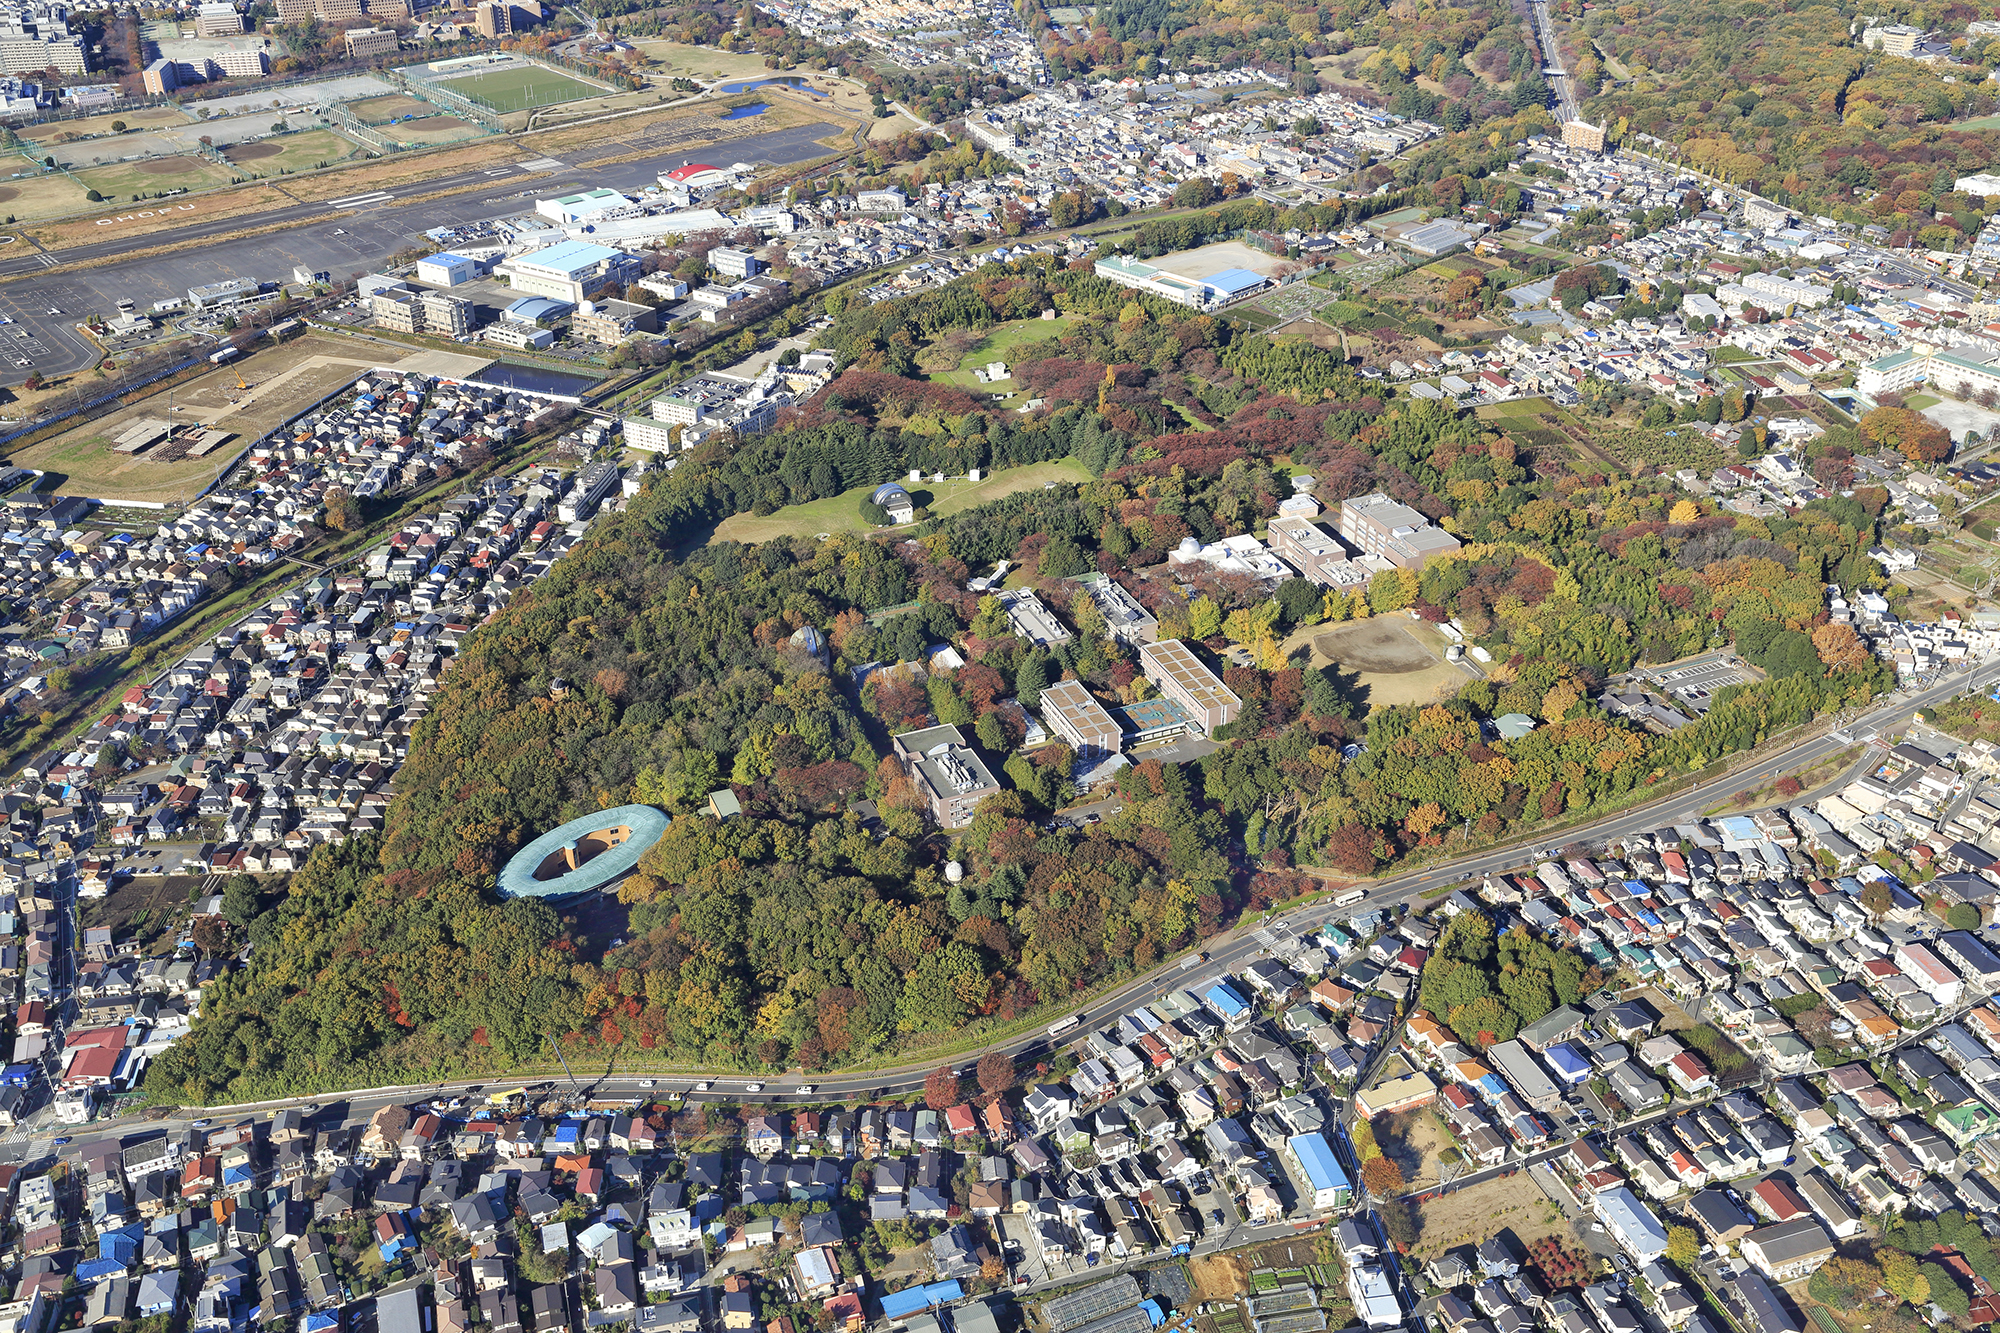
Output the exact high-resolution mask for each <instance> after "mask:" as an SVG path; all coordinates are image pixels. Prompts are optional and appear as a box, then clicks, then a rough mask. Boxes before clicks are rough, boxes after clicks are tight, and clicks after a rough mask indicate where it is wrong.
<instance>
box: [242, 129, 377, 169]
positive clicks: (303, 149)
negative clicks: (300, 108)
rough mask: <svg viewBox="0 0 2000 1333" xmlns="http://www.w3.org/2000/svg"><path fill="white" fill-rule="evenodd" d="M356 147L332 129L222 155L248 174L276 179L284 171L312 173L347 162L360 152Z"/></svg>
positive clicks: (247, 144) (243, 146) (281, 139)
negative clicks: (318, 169) (317, 169)
mask: <svg viewBox="0 0 2000 1333" xmlns="http://www.w3.org/2000/svg"><path fill="white" fill-rule="evenodd" d="M358 151H359V150H358V149H357V148H356V147H355V145H354V144H353V143H352V142H350V141H349V140H347V139H344V138H342V137H341V136H340V135H338V134H335V133H334V132H333V131H332V130H307V131H305V132H304V133H302V134H286V135H282V136H280V137H278V138H275V139H266V140H264V141H263V142H261V143H244V144H237V145H236V146H235V147H233V148H228V149H225V150H224V151H223V154H222V155H223V156H224V157H226V158H228V159H229V160H230V161H231V162H234V163H236V164H237V165H238V166H240V167H242V168H243V169H244V170H245V171H247V172H254V173H255V174H257V175H259V176H275V175H277V174H278V173H279V172H281V171H312V170H313V169H315V168H317V167H324V166H331V165H333V164H334V163H335V162H345V161H346V160H347V159H348V158H350V157H353V156H355V155H356V154H357V153H358Z"/></svg>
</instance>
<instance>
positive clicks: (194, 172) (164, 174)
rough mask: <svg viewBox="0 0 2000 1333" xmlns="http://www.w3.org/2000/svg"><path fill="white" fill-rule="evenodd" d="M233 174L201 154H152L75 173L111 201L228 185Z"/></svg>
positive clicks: (84, 182) (89, 187)
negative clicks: (195, 155) (138, 160)
mask: <svg viewBox="0 0 2000 1333" xmlns="http://www.w3.org/2000/svg"><path fill="white" fill-rule="evenodd" d="M235 174H237V173H234V172H230V171H228V170H225V169H224V168H222V167H218V166H217V165H215V163H213V162H210V161H209V160H208V159H207V158H204V157H155V158H148V159H147V160H146V161H144V162H118V163H114V164H112V165H110V166H103V167H85V168H84V169H83V170H81V171H79V172H76V173H75V175H76V178H77V179H78V180H80V181H82V182H83V186H84V188H85V189H86V190H95V191H97V192H98V193H99V194H101V195H103V196H104V198H105V199H106V200H107V201H108V202H112V203H122V202H124V201H125V200H128V199H135V198H136V197H138V196H140V195H145V196H146V197H148V198H150V197H152V196H153V195H156V194H159V193H160V192H162V191H164V190H181V189H185V190H205V189H208V188H209V187H210V186H214V185H227V184H229V179H230V177H231V176H232V175H235Z"/></svg>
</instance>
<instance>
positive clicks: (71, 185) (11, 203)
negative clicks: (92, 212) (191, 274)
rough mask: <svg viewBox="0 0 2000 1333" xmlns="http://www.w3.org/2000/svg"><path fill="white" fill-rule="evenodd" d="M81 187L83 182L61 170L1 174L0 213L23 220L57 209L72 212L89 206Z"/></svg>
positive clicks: (53, 213)
mask: <svg viewBox="0 0 2000 1333" xmlns="http://www.w3.org/2000/svg"><path fill="white" fill-rule="evenodd" d="M84 189H85V187H84V186H81V185H78V184H77V183H76V182H75V181H74V180H72V179H70V178H69V177H68V176H67V175H64V174H62V173H60V172H54V173H51V174H49V175H46V176H25V175H24V176H21V177H20V178H18V179H14V180H8V179H4V178H0V217H12V218H19V219H21V220H23V221H25V220H27V219H29V218H46V217H53V216H55V215H56V214H58V213H75V212H78V211H80V210H82V209H86V208H89V207H90V206H91V204H90V200H89V199H88V198H87V197H86V196H85V194H84Z"/></svg>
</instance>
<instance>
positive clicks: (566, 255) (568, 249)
mask: <svg viewBox="0 0 2000 1333" xmlns="http://www.w3.org/2000/svg"><path fill="white" fill-rule="evenodd" d="M482 8H483V7H482ZM494 271H495V272H497V273H500V274H502V275H503V276H505V277H506V278H508V279H509V280H510V281H511V282H512V283H513V285H514V290H515V291H519V292H531V293H533V294H534V295H536V296H549V297H553V298H555V299H556V300H558V301H568V302H570V303H571V304H572V305H575V304H578V303H580V302H582V301H585V300H587V299H589V298H590V297H593V296H596V295H597V294H598V293H599V292H601V291H603V290H604V289H605V288H606V287H618V288H620V289H623V288H624V287H626V286H628V285H630V284H631V283H633V282H636V281H638V279H639V276H640V274H641V273H642V272H644V265H643V264H642V263H641V261H640V260H639V259H638V258H637V257H635V256H633V255H628V254H626V253H625V252H624V251H622V250H612V249H609V248H608V247H606V246H602V245H592V244H590V243H589V242H587V241H562V242H560V243H558V244H556V245H550V246H544V247H543V248H542V249H540V250H536V251H534V252H533V253H531V254H525V255H516V256H514V257H513V258H511V259H508V260H505V261H503V262H502V263H501V264H499V265H498V266H497V267H496V269H495V270H494Z"/></svg>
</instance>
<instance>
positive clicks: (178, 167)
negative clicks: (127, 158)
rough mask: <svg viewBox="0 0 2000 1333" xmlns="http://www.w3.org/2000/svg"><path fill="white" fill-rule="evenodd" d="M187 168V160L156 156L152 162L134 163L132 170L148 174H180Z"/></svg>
mask: <svg viewBox="0 0 2000 1333" xmlns="http://www.w3.org/2000/svg"><path fill="white" fill-rule="evenodd" d="M187 169H188V164H187V162H186V161H185V160H183V159H180V158H174V157H156V158H154V159H153V160H152V161H150V162H135V163H133V164H132V170H134V171H137V172H140V173H142V174H143V175H147V176H178V175H180V174H181V173H182V172H185V171H186V170H187Z"/></svg>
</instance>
